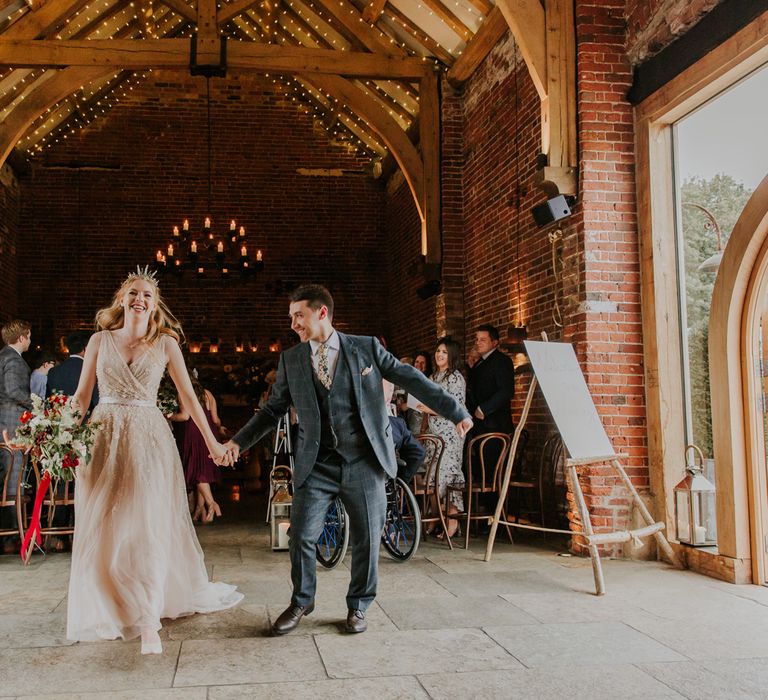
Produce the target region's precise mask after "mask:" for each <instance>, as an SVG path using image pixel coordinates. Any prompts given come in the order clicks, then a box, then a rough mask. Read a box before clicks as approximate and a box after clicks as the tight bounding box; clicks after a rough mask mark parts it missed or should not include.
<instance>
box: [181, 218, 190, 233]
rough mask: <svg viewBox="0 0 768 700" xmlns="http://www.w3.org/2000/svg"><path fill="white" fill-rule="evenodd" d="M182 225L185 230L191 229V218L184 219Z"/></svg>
mask: <svg viewBox="0 0 768 700" xmlns="http://www.w3.org/2000/svg"><path fill="white" fill-rule="evenodd" d="M182 227H183V228H184V230H185V231H189V219H184V223H183V224H182Z"/></svg>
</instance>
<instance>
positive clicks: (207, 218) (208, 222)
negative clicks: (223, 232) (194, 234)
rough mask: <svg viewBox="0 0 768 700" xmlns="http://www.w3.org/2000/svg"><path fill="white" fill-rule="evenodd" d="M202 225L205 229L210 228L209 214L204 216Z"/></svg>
mask: <svg viewBox="0 0 768 700" xmlns="http://www.w3.org/2000/svg"><path fill="white" fill-rule="evenodd" d="M203 226H204V227H205V228H207V229H208V228H211V217H210V216H206V217H205V223H203Z"/></svg>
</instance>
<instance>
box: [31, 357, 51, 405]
mask: <svg viewBox="0 0 768 700" xmlns="http://www.w3.org/2000/svg"><path fill="white" fill-rule="evenodd" d="M55 364H56V362H55V360H54V357H53V354H52V353H50V352H44V353H43V354H42V355H40V358H39V359H38V360H37V369H34V370H32V374H31V376H30V377H29V391H30V393H31V394H35V395H37V396H39V397H40V398H41V399H44V398H45V387H46V384H47V383H48V372H49V371H50V369H51V368H52V367H53V366H54V365H55Z"/></svg>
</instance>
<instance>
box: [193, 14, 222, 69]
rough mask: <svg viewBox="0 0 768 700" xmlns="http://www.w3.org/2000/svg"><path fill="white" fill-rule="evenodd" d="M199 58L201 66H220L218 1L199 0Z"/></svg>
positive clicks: (197, 60) (197, 38)
mask: <svg viewBox="0 0 768 700" xmlns="http://www.w3.org/2000/svg"><path fill="white" fill-rule="evenodd" d="M196 40H197V58H196V62H197V64H198V65H200V66H218V65H219V63H220V62H221V39H220V34H219V24H218V21H217V19H216V0H197V35H196Z"/></svg>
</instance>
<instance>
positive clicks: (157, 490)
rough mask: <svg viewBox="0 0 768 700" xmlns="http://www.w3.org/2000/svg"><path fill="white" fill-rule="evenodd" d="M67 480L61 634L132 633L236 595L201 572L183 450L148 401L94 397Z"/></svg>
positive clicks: (219, 605)
mask: <svg viewBox="0 0 768 700" xmlns="http://www.w3.org/2000/svg"><path fill="white" fill-rule="evenodd" d="M92 420H94V421H96V422H98V423H99V424H100V428H99V432H98V434H97V437H96V441H95V444H94V447H93V450H92V456H91V460H90V462H89V463H88V464H87V465H85V466H83V467H81V468H79V469H78V473H77V481H76V487H75V535H74V543H73V547H72V570H71V575H70V581H69V597H68V607H67V638H68V639H71V640H75V641H93V640H97V639H116V638H119V637H121V638H123V639H132V638H134V637H137V636H139V634H141V631H142V629H147V628H149V629H153V630H158V629H160V626H161V625H160V619H161V618H164V617H165V618H176V617H181V616H184V615H191V614H193V613H206V612H214V611H216V610H224V609H226V608H230V607H232V606H234V605H237V603H239V602H240V601H241V600H242V598H243V596H242V594H241V593H238V592H237V590H236V589H235V586H230V585H227V584H225V583H214V582H211V581H209V580H208V574H207V572H206V569H205V564H204V561H203V551H202V549H201V548H200V543H199V542H198V541H197V535H196V534H195V530H194V527H193V525H192V520H191V518H190V515H189V510H188V505H187V498H186V489H185V485H184V476H183V472H182V467H181V460H180V459H179V453H178V451H177V449H176V444H175V442H174V439H173V435H172V433H171V430H170V428H169V426H168V424H167V422H166V420H165V419H164V418H163V416H162V414H161V413H160V411H159V410H157V409H156V408H154V407H140V406H123V405H112V404H106V405H105V404H102V405H99V406H97V407H96V409H95V410H94V412H93V417H92Z"/></svg>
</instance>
